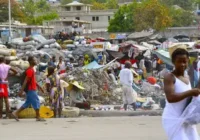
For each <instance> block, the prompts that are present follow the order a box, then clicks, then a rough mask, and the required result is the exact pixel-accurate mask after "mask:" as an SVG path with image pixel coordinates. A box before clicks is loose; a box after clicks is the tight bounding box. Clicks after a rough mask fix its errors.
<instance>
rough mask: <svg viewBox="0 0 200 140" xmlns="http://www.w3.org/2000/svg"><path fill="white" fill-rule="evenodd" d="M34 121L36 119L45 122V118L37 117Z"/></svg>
mask: <svg viewBox="0 0 200 140" xmlns="http://www.w3.org/2000/svg"><path fill="white" fill-rule="evenodd" d="M36 121H37V122H45V121H46V120H45V119H43V118H37V119H36Z"/></svg>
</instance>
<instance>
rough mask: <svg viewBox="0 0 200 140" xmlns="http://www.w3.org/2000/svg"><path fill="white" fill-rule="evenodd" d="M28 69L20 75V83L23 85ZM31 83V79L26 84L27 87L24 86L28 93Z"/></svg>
mask: <svg viewBox="0 0 200 140" xmlns="http://www.w3.org/2000/svg"><path fill="white" fill-rule="evenodd" d="M28 69H29V68H28ZM28 69H26V70H25V71H24V72H23V73H22V75H21V77H20V85H21V86H23V84H24V80H25V79H26V71H27V70H28ZM29 83H30V81H27V83H26V86H25V88H24V92H26V93H27V92H28V86H29Z"/></svg>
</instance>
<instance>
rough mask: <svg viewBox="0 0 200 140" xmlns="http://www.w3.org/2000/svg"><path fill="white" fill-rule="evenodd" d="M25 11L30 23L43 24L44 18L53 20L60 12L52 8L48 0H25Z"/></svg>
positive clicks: (27, 20)
mask: <svg viewBox="0 0 200 140" xmlns="http://www.w3.org/2000/svg"><path fill="white" fill-rule="evenodd" d="M23 11H24V13H25V15H26V17H27V18H26V22H27V23H28V24H36V25H41V24H42V22H43V21H44V20H53V19H55V18H58V14H57V13H56V12H55V11H53V10H51V8H50V5H49V4H48V3H47V2H46V0H38V1H36V2H35V1H34V0H24V2H23Z"/></svg>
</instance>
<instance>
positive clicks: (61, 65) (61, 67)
mask: <svg viewBox="0 0 200 140" xmlns="http://www.w3.org/2000/svg"><path fill="white" fill-rule="evenodd" d="M65 69H66V66H65V62H62V63H61V64H59V71H61V70H65Z"/></svg>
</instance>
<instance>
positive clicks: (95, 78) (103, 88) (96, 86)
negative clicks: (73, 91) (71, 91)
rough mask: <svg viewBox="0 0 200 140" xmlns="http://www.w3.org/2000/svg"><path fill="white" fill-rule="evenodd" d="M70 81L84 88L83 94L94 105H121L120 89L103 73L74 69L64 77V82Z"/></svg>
mask: <svg viewBox="0 0 200 140" xmlns="http://www.w3.org/2000/svg"><path fill="white" fill-rule="evenodd" d="M71 80H76V81H78V82H79V83H80V84H81V85H82V86H83V87H84V88H85V90H83V94H84V95H85V96H86V97H87V98H88V99H89V100H90V101H91V102H93V103H94V104H95V103H96V104H112V105H115V104H121V103H122V89H121V87H120V86H118V85H114V84H113V83H111V82H110V80H109V77H108V76H107V74H106V73H105V72H104V71H101V70H84V69H82V68H75V69H74V70H72V71H71V72H69V73H68V74H67V75H66V77H65V81H67V82H70V81H71Z"/></svg>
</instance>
